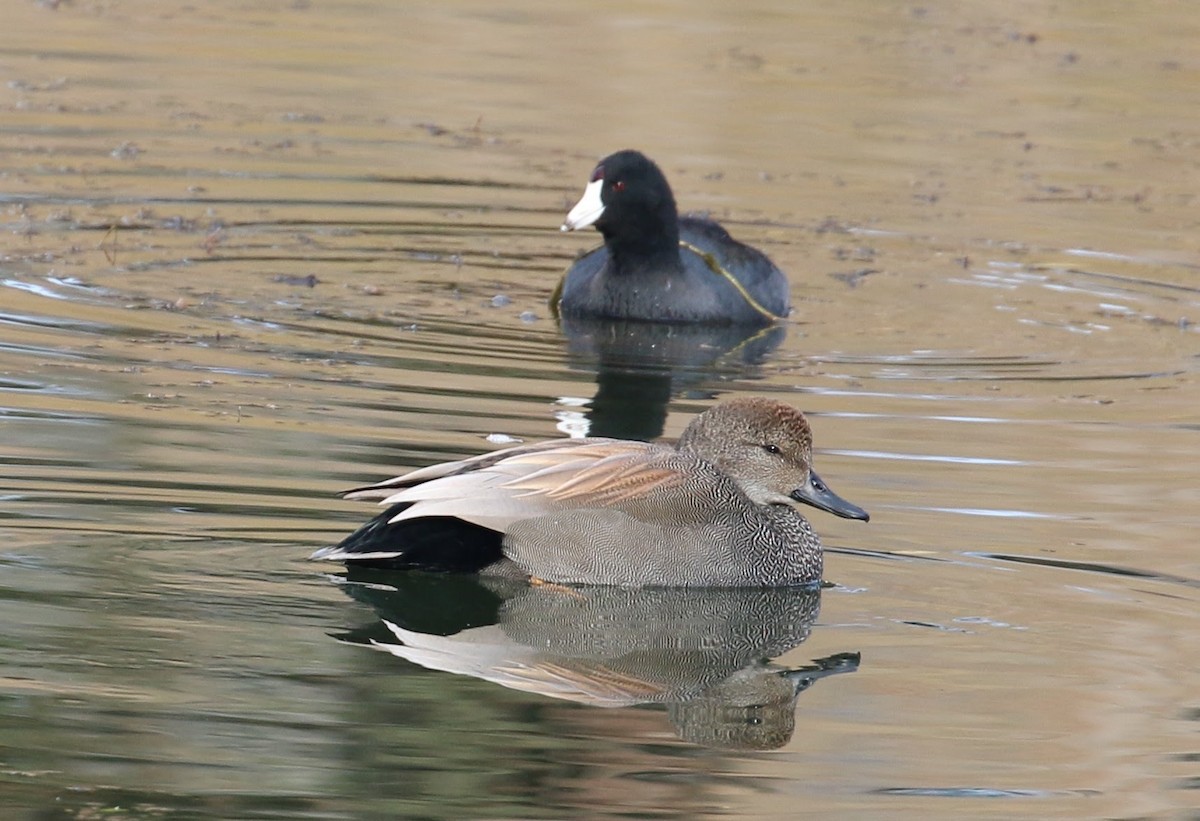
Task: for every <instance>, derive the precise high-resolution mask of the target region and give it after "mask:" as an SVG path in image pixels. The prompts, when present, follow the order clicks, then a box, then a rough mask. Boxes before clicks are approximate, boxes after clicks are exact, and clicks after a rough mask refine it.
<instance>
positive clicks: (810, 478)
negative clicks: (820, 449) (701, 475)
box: [679, 397, 870, 522]
mask: <svg viewBox="0 0 1200 821" xmlns="http://www.w3.org/2000/svg"><path fill="white" fill-rule="evenodd" d="M679 450H681V451H683V452H686V453H690V454H692V455H694V456H698V457H700V458H701V459H704V460H706V461H708V462H711V463H713V464H714V465H716V466H717V467H718V468H720V469H721V471H722V472H723V473H725V474H726V475H727V476H729V477H730V478H731V479H733V480H734V481H735V482H736V483H737V484H738V486H739V487H741V489H742V491H743V492H744V493H745V494H746V495H747V496H749V497H750V499H751V500H752V501H754V502H755V503H757V504H761V505H793V506H794V505H795V504H796V503H797V502H803V503H804V504H807V505H812V506H813V507H815V508H819V509H821V510H824V511H827V512H829V513H833V514H834V515H836V516H841V517H843V518H846V519H860V520H862V521H864V522H865V521H868V520H869V519H870V515H869V514H868V513H867V511H865V510H863V509H862V508H861V507H859V506H858V505H855V504H852V503H851V502H848V501H846V500H845V499H843V498H842V497H841V496H838V495H837V494H836V493H834V492H833V491H832V490H831V489H830V488H829V486H828V485H826V484H825V482H824V481H822V480H821V477H820V476H818V475H817V473H816V471H814V470H813V469H812V429H811V428H810V427H809V425H808V420H807V419H806V418H805V417H804V414H803V413H801V412H800V411H798V410H796V409H795V408H793V407H791V406H790V405H785V404H784V403H782V402H777V401H775V400H773V399H765V398H762V397H741V398H737V399H732V400H730V401H728V402H723V403H721V404H720V405H716V406H715V407H713V408H710V409H709V410H707V411H705V412H704V413H702V414H700V415H699V416H697V417H696V418H695V419H693V420H692V422H691V424H689V425H688V426H687V429H686V430H684V432H683V435H682V436H681V437H680V439H679Z"/></svg>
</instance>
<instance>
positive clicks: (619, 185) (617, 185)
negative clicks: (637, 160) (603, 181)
mask: <svg viewBox="0 0 1200 821" xmlns="http://www.w3.org/2000/svg"><path fill="white" fill-rule="evenodd" d="M612 190H613V193H614V194H620V193H621V192H622V191H624V190H625V180H617V181H616V182H614V183H613V184H612Z"/></svg>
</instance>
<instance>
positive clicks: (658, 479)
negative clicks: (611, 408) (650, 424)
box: [504, 442, 688, 507]
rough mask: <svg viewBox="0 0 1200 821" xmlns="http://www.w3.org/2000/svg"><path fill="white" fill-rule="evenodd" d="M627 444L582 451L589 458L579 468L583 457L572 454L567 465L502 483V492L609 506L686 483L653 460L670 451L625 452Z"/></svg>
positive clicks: (578, 504) (641, 449)
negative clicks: (589, 458) (505, 490)
mask: <svg viewBox="0 0 1200 821" xmlns="http://www.w3.org/2000/svg"><path fill="white" fill-rule="evenodd" d="M631 444H632V443H629V442H622V443H621V445H622V447H620V448H616V447H607V446H599V447H590V448H587V452H586V455H587V456H591V457H593V459H594V461H593V462H592V463H591V464H586V463H584V460H582V459H580V458H579V457H580V456H582V455H584V454H583V453H582V452H580V451H579V450H576V451H575V452H573V453H572V454H570V456H571V459H570V461H569V462H564V463H561V464H559V465H553V466H548V467H545V468H542V469H541V470H538V471H536V472H534V473H530V474H527V475H524V476H518V477H517V478H515V479H512V480H510V481H508V482H505V483H504V487H505V488H508V489H510V490H517V491H523V493H522V494H521V495H522V496H538V495H544V496H545V497H546V498H547V499H551V500H553V501H555V502H559V503H565V504H568V505H570V506H571V507H610V506H613V505H619V504H621V503H622V502H627V501H630V500H632V499H636V498H639V497H642V498H644V496H645V494H647V493H648V492H650V491H652V490H667V489H670V488H674V487H679V486H681V485H683V484H684V483H685V482H686V481H687V479H688V477H687V475H686V474H685V473H683V472H682V471H680V470H678V469H676V468H674V467H672V466H671V465H668V464H665V462H664V460H663V459H661V458H656V457H657V456H659V454H660V453H670V452H669V451H660V449H658V448H654V447H653V446H645V447H636V448H630V445H631ZM542 455H543V456H546V455H550V454H542Z"/></svg>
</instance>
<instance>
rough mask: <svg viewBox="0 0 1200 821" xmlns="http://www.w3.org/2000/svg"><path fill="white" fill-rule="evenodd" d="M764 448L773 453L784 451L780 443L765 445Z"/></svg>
mask: <svg viewBox="0 0 1200 821" xmlns="http://www.w3.org/2000/svg"><path fill="white" fill-rule="evenodd" d="M762 449H763V450H765V451H766V452H767V453H771V454H775V455H778V454H780V453H783V451H782V450H780V449H779V445H763V446H762Z"/></svg>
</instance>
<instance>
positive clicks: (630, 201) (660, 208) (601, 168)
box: [562, 151, 679, 244]
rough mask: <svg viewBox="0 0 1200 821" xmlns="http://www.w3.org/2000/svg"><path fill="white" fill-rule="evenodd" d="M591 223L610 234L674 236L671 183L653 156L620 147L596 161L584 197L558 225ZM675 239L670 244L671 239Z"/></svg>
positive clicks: (675, 220) (675, 219)
mask: <svg viewBox="0 0 1200 821" xmlns="http://www.w3.org/2000/svg"><path fill="white" fill-rule="evenodd" d="M589 225H595V226H596V229H597V230H598V231H600V233H601V234H603V235H604V236H605V238H606V239H607V238H608V237H634V236H637V235H644V234H655V235H658V236H659V237H661V236H662V235H663V234H667V235H668V236H671V235H674V236H676V237H677V236H678V231H679V227H678V226H679V215H678V213H677V211H676V209H675V197H674V196H673V195H672V194H671V186H669V185H668V184H667V178H666V177H664V176H663V173H662V171H661V170H659V167H658V166H657V165H655V164H654V162H653V160H651V159H650V158H649V157H647V156H646V155H645V154H642V153H641V152H639V151H618V152H617V153H616V154H612V155H610V156H608V157H605V158H604V159H603V160H601V161H600V163H599V165H597V166H596V169H595V170H594V171H592V176H591V178H590V179H589V180H588V184H587V188H585V189H584V191H583V197H581V198H580V200H579V202H578V203H576V204H575V207H574V208H572V209H571V211H570V213H569V214H567V219H566V221H565V222H564V223H563V224H562V230H564V231H575V230H578V229H580V228H586V227H587V226H589ZM672 244H674V243H672Z"/></svg>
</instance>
